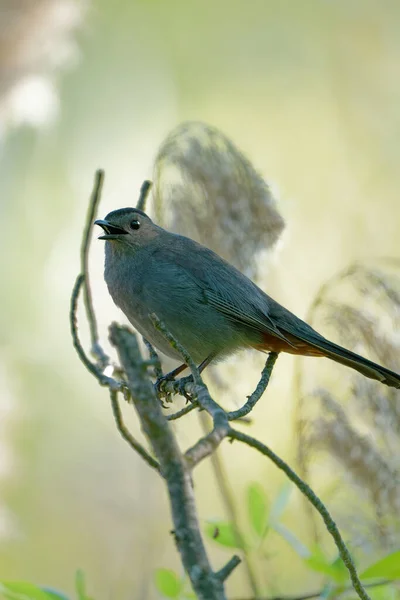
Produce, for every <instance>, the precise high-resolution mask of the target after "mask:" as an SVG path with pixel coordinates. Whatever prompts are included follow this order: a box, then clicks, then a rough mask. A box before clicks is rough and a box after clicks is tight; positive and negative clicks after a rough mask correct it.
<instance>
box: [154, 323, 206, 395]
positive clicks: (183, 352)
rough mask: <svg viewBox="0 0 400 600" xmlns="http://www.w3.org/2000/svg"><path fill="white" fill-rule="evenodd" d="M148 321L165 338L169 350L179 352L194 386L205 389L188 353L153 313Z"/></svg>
mask: <svg viewBox="0 0 400 600" xmlns="http://www.w3.org/2000/svg"><path fill="white" fill-rule="evenodd" d="M150 319H151V321H152V322H153V325H154V327H155V328H156V329H157V330H158V331H159V332H160V333H162V334H163V336H164V337H165V339H166V340H168V342H169V343H170V345H171V348H173V349H174V350H176V351H177V352H179V354H180V355H181V356H182V358H183V361H184V363H185V364H186V365H187V366H188V367H189V369H190V371H191V373H192V377H193V382H194V384H195V385H198V386H203V387H206V384H205V383H204V381H203V379H202V378H201V375H200V371H199V369H198V368H197V365H196V363H195V362H194V360H193V359H192V357H191V356H190V354H189V352H188V351H187V350H186V349H185V348H184V347H183V346H182V344H181V343H180V342H179V341H178V340H177V339H176V338H175V337H174V336H173V335H172V333H171V332H170V331H168V329H167V328H166V327H165V325H164V323H163V322H162V321H161V320H160V319H159V318H158V316H157V315H156V314H155V313H152V314H151V315H150Z"/></svg>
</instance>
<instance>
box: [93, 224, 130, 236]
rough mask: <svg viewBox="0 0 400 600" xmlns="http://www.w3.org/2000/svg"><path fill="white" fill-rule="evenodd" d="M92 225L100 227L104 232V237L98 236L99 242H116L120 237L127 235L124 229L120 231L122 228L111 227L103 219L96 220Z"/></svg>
mask: <svg viewBox="0 0 400 600" xmlns="http://www.w3.org/2000/svg"><path fill="white" fill-rule="evenodd" d="M94 224H95V225H100V227H102V229H103V230H104V235H100V236H99V238H98V239H99V240H117V239H118V238H119V237H120V236H121V235H126V234H127V233H128V232H127V231H125V229H122V227H117V226H116V225H112V224H111V223H109V222H108V221H104V220H103V219H98V220H97V221H95V222H94Z"/></svg>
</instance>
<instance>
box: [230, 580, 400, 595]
mask: <svg viewBox="0 0 400 600" xmlns="http://www.w3.org/2000/svg"><path fill="white" fill-rule="evenodd" d="M390 583H393V581H392V580H390V579H383V580H381V581H375V582H374V583H365V584H364V587H365V588H374V587H380V586H383V585H388V584H390ZM353 589H354V588H353V586H352V585H349V586H347V587H345V588H344V589H343V588H342V587H341V588H340V595H343V594H344V593H345V592H351V591H352V590H353ZM326 592H327V590H326V588H324V589H322V590H318V592H311V593H310V594H304V595H302V596H266V597H265V598H259V597H257V598H254V597H253V598H235V599H234V600H311V599H312V598H324V597H325V594H326ZM338 593H339V592H338Z"/></svg>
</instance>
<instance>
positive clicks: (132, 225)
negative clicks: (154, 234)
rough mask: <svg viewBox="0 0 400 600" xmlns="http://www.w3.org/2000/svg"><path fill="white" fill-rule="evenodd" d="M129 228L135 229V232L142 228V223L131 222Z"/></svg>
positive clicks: (134, 220) (135, 220)
mask: <svg viewBox="0 0 400 600" xmlns="http://www.w3.org/2000/svg"><path fill="white" fill-rule="evenodd" d="M129 227H130V228H131V229H134V230H136V229H139V227H140V221H138V220H137V219H133V221H131V222H130V223H129Z"/></svg>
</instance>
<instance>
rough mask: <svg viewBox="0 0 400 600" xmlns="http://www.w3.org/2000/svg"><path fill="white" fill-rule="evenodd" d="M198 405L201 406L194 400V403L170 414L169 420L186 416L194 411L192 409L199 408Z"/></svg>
mask: <svg viewBox="0 0 400 600" xmlns="http://www.w3.org/2000/svg"><path fill="white" fill-rule="evenodd" d="M198 407H199V403H198V402H197V400H195V401H194V402H192V404H188V405H187V406H185V407H184V408H182V409H181V410H178V412H176V413H173V414H172V415H168V416H167V420H168V421H176V419H180V418H181V417H184V416H185V415H187V414H188V413H190V412H192V410H194V409H195V408H198Z"/></svg>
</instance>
